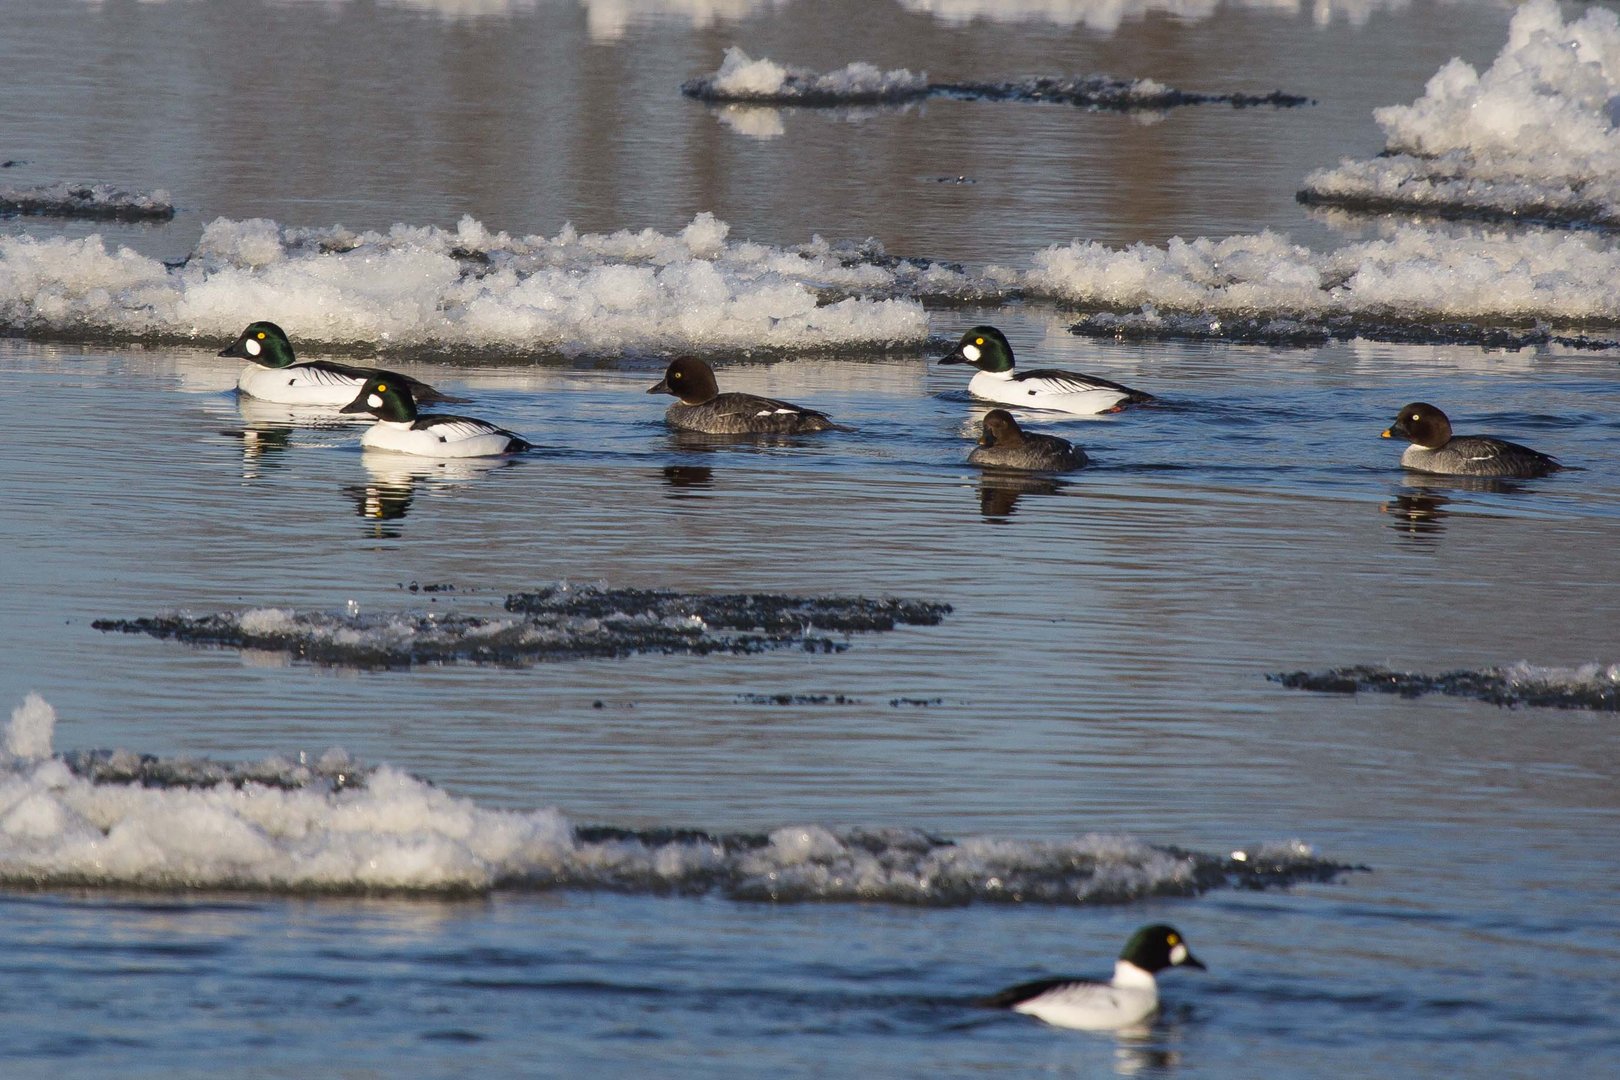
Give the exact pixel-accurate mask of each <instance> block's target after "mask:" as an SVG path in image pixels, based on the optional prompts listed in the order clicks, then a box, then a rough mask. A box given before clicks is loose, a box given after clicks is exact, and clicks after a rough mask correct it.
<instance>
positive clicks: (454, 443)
mask: <svg viewBox="0 0 1620 1080" xmlns="http://www.w3.org/2000/svg"><path fill="white" fill-rule="evenodd" d="M360 444H361V445H362V446H368V447H371V448H372V449H374V450H393V451H395V452H396V453H401V454H415V455H417V456H418V457H444V458H457V457H498V456H500V455H502V454H518V453H522V452H523V451H525V450H532V449H534V446H533V444H532V443H530V442H529V441H528V440H527V439H525V438H523V436H521V435H519V434H517V433H516V432H512V431H507V430H506V429H505V428H502V427H496V426H495V425H494V424H491V423H489V422H488V421H486V420H475V419H473V418H472V417H470V416H452V415H450V414H448V413H427V414H424V415H421V416H418V417H417V418H416V419H415V420H412V421H409V422H407V423H400V422H397V421H389V420H379V421H378V422H377V423H375V424H373V425H372V426H371V427H369V428H367V429H366V433H365V435H363V436H361V439H360Z"/></svg>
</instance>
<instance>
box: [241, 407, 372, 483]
mask: <svg viewBox="0 0 1620 1080" xmlns="http://www.w3.org/2000/svg"><path fill="white" fill-rule="evenodd" d="M236 410H237V412H238V413H239V414H240V415H241V417H242V426H241V427H239V428H227V429H226V430H225V431H223V432H221V434H224V435H229V436H232V437H233V438H238V439H241V440H242V479H244V480H254V479H257V478H258V476H259V474H260V473H261V471H262V470H264V469H266V468H271V467H273V466H275V465H277V464H279V463H280V459H281V455H282V454H284V453H285V452H286V451H287V450H289V449H291V448H292V447H293V446H294V445H295V444H294V441H293V435H294V432H295V431H297V430H299V429H310V430H312V431H315V432H321V431H345V430H348V429H351V428H353V427H354V426H355V424H354V422H353V421H351V420H350V419H349V418H347V417H344V416H335V415H333V413H332V410H331V409H322V408H318V407H309V406H304V407H301V406H297V405H278V404H276V403H275V402H270V401H260V400H258V399H257V398H251V397H247V396H245V395H239V396H238V397H237V399H236ZM305 445H311V446H319V445H323V443H322V442H321V440H320V438H319V437H318V436H316V437H315V438H314V439H313V441H308V442H306V443H305Z"/></svg>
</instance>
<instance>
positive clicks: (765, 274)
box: [0, 214, 952, 353]
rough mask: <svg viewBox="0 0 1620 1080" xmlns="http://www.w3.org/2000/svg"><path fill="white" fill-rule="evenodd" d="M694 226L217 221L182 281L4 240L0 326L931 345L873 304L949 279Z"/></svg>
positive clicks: (414, 343) (827, 248) (915, 319)
mask: <svg viewBox="0 0 1620 1080" xmlns="http://www.w3.org/2000/svg"><path fill="white" fill-rule="evenodd" d="M728 231H729V227H728V226H727V225H726V224H725V223H724V222H722V221H719V220H717V219H716V218H715V217H714V216H713V215H711V214H699V215H698V216H697V217H696V218H694V219H693V221H692V223H691V224H690V225H688V226H687V227H686V228H684V229H682V230H681V231H680V232H678V233H675V234H674V235H665V234H663V233H659V232H655V231H653V230H651V229H646V230H642V231H640V232H630V231H623V232H617V233H613V234H611V235H590V234H587V235H580V234H579V233H577V232H575V231H574V230H573V229H572V228H565V229H563V231H562V232H561V233H559V234H558V235H557V236H555V237H553V238H550V239H548V238H545V237H539V236H529V237H512V236H509V235H507V234H505V233H491V232H489V231H488V230H487V229H485V228H484V227H483V226H482V225H480V224H479V223H478V222H476V221H474V220H473V219H472V218H470V217H464V218H463V219H462V220H461V222H460V224H459V225H458V226H457V228H456V229H454V230H446V229H439V228H434V227H413V226H408V225H395V226H394V227H393V228H391V229H390V230H388V232H386V233H377V232H366V233H353V232H350V231H349V230H347V229H343V228H341V227H334V228H323V229H299V228H290V227H283V226H279V225H277V224H276V223H275V222H272V221H266V220H263V219H255V220H250V221H228V220H226V219H224V218H221V219H218V220H216V221H214V222H213V223H212V224H210V225H209V226H208V227H207V228H206V229H204V230H203V234H202V237H201V239H200V240H199V241H198V243H197V247H196V249H195V250H194V251H193V252H192V254H191V256H190V258H188V259H187V260H186V262H185V264H184V265H182V266H179V267H175V268H171V267H168V266H165V265H164V264H163V263H161V262H158V261H157V260H155V259H149V258H146V257H145V256H142V255H139V254H137V253H136V252H133V251H131V250H129V249H127V248H120V249H118V250H117V251H109V250H108V249H107V247H106V245H105V244H104V243H103V241H102V240H101V238H100V237H96V236H92V237H87V238H85V239H82V240H69V239H66V238H61V237H56V238H51V239H46V240H37V239H33V238H30V237H0V325H4V326H6V327H8V328H10V329H12V330H14V331H21V332H24V333H33V334H54V335H59V336H60V335H73V336H90V337H94V336H101V337H110V338H117V339H126V338H133V337H147V338H156V339H183V340H194V339H198V338H201V339H205V340H208V341H209V342H213V341H219V340H223V341H229V340H230V339H231V338H233V337H235V335H236V334H237V332H238V331H240V330H241V328H242V323H243V320H244V318H245V316H244V315H243V312H249V313H251V316H252V317H257V318H267V319H272V320H274V321H276V322H279V323H281V324H282V325H283V326H286V327H288V328H289V329H290V330H291V331H292V332H293V334H294V335H295V337H296V339H297V340H298V341H304V342H327V343H368V344H374V343H377V342H384V343H387V344H388V345H391V346H394V347H403V348H428V349H452V350H453V349H462V350H482V351H489V352H493V351H500V350H511V349H528V350H558V351H563V352H570V353H578V352H598V353H607V352H618V351H623V350H625V349H643V350H656V351H672V350H679V349H691V350H711V351H712V350H719V349H747V348H781V349H786V348H794V349H815V348H828V347H832V346H866V347H878V348H882V347H888V346H894V345H900V344H913V345H914V344H917V343H920V342H921V341H922V340H923V339H924V337H925V336H926V334H927V317H926V316H925V314H924V313H923V309H922V306H921V304H919V303H917V302H916V301H915V300H911V299H903V298H902V299H894V298H886V299H877V298H866V297H867V296H868V295H869V294H872V293H877V292H881V291H885V290H887V291H888V292H889V293H891V294H892V293H895V292H897V291H903V289H904V283H906V282H909V281H916V280H928V279H930V278H932V277H935V276H938V275H939V274H941V273H943V274H944V275H945V276H946V277H951V276H952V275H951V273H950V272H949V271H944V270H942V269H936V268H935V267H933V266H931V265H929V264H905V265H904V266H901V265H899V264H898V263H896V262H895V261H894V260H887V262H888V263H889V265H879V263H881V262H884V261H885V260H884V258H883V257H882V255H881V252H874V251H872V245H870V244H868V245H865V246H864V248H863V249H862V250H863V251H864V252H865V254H855V255H851V254H850V253H848V252H846V251H845V250H844V249H843V248H840V247H839V246H837V245H832V244H828V243H826V242H824V241H821V240H819V239H817V240H815V241H813V242H812V243H810V244H806V245H803V246H802V247H799V248H795V249H784V248H779V247H771V246H768V245H764V244H753V243H747V242H742V243H735V242H728V241H727V239H726V234H727V232H728Z"/></svg>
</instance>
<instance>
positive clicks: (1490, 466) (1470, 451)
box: [1382, 401, 1563, 479]
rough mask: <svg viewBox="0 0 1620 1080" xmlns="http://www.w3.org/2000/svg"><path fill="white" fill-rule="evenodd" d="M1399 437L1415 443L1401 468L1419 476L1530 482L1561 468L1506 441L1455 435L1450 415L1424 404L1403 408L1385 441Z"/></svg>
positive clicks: (1405, 454)
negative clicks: (1503, 478)
mask: <svg viewBox="0 0 1620 1080" xmlns="http://www.w3.org/2000/svg"><path fill="white" fill-rule="evenodd" d="M1397 435H1398V436H1400V437H1401V438H1403V439H1408V440H1410V441H1411V443H1412V445H1411V446H1408V447H1407V448H1406V450H1405V451H1403V452H1402V454H1401V464H1402V465H1403V466H1405V467H1406V468H1408V469H1412V470H1413V471H1415V472H1426V473H1439V474H1440V475H1443V476H1513V477H1520V478H1523V479H1529V478H1531V477H1536V476H1546V475H1547V474H1548V473H1550V472H1554V471H1556V470H1558V469H1561V468H1563V466H1562V465H1560V464H1559V463H1558V461H1557V459H1555V458H1552V457H1549V456H1547V455H1546V454H1543V453H1541V452H1540V451H1539V450H1532V449H1530V448H1529V447H1528V446H1520V445H1519V444H1518V443H1511V442H1508V441H1507V440H1506V439H1497V438H1493V437H1491V436H1489V435H1453V434H1452V433H1451V421H1450V420H1448V419H1447V418H1446V414H1445V413H1443V412H1441V411H1440V410H1439V409H1437V408H1435V407H1434V406H1433V405H1430V404H1428V403H1427V402H1423V401H1414V402H1412V404H1410V405H1408V406H1406V407H1405V408H1403V409H1402V410H1401V412H1400V415H1399V416H1397V417H1396V418H1395V422H1394V423H1393V424H1391V425H1389V428H1388V430H1386V431H1385V432H1384V434H1383V436H1382V437H1383V438H1385V439H1393V438H1395V437H1396V436H1397Z"/></svg>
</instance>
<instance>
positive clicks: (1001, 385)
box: [968, 369, 1151, 416]
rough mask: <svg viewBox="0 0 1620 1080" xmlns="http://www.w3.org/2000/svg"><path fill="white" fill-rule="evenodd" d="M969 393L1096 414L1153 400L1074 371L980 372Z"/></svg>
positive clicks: (1004, 401) (1036, 406)
mask: <svg viewBox="0 0 1620 1080" xmlns="http://www.w3.org/2000/svg"><path fill="white" fill-rule="evenodd" d="M968 392H969V393H971V394H972V395H973V396H975V397H979V398H984V399H985V400H987V401H997V402H1000V403H1002V404H1004V405H1018V406H1022V407H1024V408H1029V409H1052V410H1054V411H1057V412H1066V413H1074V414H1076V415H1078V416H1093V415H1096V414H1097V413H1105V412H1112V411H1114V410H1115V409H1118V408H1119V407H1121V406H1122V405H1125V404H1128V403H1131V402H1136V401H1148V400H1151V398H1150V396H1149V395H1147V394H1144V393H1142V392H1140V391H1138V390H1132V389H1131V388H1130V387H1128V386H1122V385H1120V384H1119V383H1116V382H1110V381H1109V380H1107V379H1100V378H1097V377H1096V376H1092V375H1081V374H1078V373H1077V372H1072V371H1050V370H1044V371H1039V370H1038V371H1019V370H1017V369H1014V370H1012V371H980V372H978V373H976V374H975V375H974V376H973V378H972V379H971V380H970V381H969V382H968Z"/></svg>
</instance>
